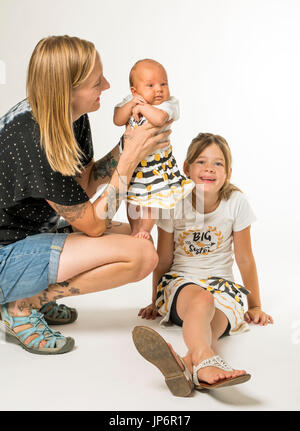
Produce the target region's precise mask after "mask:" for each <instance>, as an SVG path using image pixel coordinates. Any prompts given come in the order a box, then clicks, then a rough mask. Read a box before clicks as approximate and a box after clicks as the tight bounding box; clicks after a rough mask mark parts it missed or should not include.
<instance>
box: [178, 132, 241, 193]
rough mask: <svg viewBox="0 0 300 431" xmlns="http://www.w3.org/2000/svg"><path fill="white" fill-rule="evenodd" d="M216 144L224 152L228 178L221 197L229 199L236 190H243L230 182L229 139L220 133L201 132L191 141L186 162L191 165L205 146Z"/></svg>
mask: <svg viewBox="0 0 300 431" xmlns="http://www.w3.org/2000/svg"><path fill="white" fill-rule="evenodd" d="M212 144H216V145H218V147H219V148H220V150H221V151H222V153H223V156H224V159H225V172H226V180H225V183H224V184H223V187H222V188H221V189H220V190H219V199H220V200H222V199H225V200H228V199H229V197H230V195H231V193H232V192H234V191H235V190H237V191H239V192H241V190H240V189H239V188H238V187H236V186H235V185H234V184H231V182H230V178H229V177H230V171H231V166H232V156H231V151H230V148H229V145H228V143H227V141H226V140H225V139H224V138H223V137H222V136H220V135H214V134H212V133H199V134H198V135H197V136H196V137H195V138H194V139H193V140H192V142H191V144H190V146H189V148H188V150H187V155H186V160H185V161H186V163H187V164H188V165H191V164H192V163H193V162H194V161H195V160H196V159H197V157H199V155H200V154H201V153H202V151H203V150H205V148H207V147H208V146H209V145H212Z"/></svg>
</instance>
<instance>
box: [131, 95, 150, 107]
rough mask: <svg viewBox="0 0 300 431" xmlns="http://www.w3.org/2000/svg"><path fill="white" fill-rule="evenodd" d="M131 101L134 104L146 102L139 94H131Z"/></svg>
mask: <svg viewBox="0 0 300 431" xmlns="http://www.w3.org/2000/svg"><path fill="white" fill-rule="evenodd" d="M131 102H132V103H133V104H134V105H144V104H145V103H147V102H146V100H145V99H144V98H143V96H140V95H139V94H136V95H135V96H133V98H132V99H131Z"/></svg>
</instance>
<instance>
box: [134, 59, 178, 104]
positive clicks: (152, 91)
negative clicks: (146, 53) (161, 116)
mask: <svg viewBox="0 0 300 431" xmlns="http://www.w3.org/2000/svg"><path fill="white" fill-rule="evenodd" d="M129 83H130V90H131V93H132V95H133V96H135V95H136V94H139V95H141V96H142V97H143V98H144V99H145V100H146V102H147V103H149V104H150V105H160V104H161V103H162V102H165V101H166V100H168V99H169V98H170V92H169V86H168V76H167V72H166V71H165V69H164V67H163V66H162V65H161V64H160V63H158V62H157V61H155V60H151V59H145V60H139V61H137V62H136V63H135V65H134V66H133V67H132V69H131V71H130V75H129Z"/></svg>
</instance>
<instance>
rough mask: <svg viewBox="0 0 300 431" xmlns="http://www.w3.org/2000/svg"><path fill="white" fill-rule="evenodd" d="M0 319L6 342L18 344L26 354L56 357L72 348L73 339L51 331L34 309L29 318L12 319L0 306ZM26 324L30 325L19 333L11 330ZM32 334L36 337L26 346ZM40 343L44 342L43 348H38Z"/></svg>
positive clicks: (4, 307) (0, 327)
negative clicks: (0, 318)
mask: <svg viewBox="0 0 300 431" xmlns="http://www.w3.org/2000/svg"><path fill="white" fill-rule="evenodd" d="M1 317H2V320H1V321H0V329H1V330H2V331H4V332H5V336H6V341H9V342H12V343H16V344H19V345H20V346H21V347H23V349H25V350H27V352H30V353H36V354H38V355H57V354H60V353H67V352H69V351H70V350H72V349H73V347H74V344H75V342H74V339H73V338H71V337H64V336H63V335H62V334H61V333H60V332H57V331H53V329H51V328H50V327H49V326H48V324H47V322H46V321H45V319H44V317H43V314H42V313H39V312H38V311H36V310H34V309H33V310H32V312H31V314H30V315H29V316H24V317H16V316H14V317H13V316H10V315H9V314H8V312H7V309H6V306H5V305H2V306H1ZM28 324H30V325H31V327H30V328H28V329H24V330H21V331H19V332H15V331H14V330H13V329H14V328H17V327H18V326H23V325H28ZM34 334H37V337H35V338H34V339H33V340H31V341H30V342H29V343H28V344H26V343H25V341H26V339H27V338H28V337H30V336H31V335H34ZM41 341H46V344H45V346H43V347H40V346H39V344H40V342H41Z"/></svg>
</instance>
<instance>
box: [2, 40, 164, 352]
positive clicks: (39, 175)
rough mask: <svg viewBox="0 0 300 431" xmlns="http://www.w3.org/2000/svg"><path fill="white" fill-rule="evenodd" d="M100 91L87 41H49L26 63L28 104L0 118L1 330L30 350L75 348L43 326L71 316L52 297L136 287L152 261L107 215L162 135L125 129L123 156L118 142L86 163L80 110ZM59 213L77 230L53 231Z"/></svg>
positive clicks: (150, 251)
mask: <svg viewBox="0 0 300 431" xmlns="http://www.w3.org/2000/svg"><path fill="white" fill-rule="evenodd" d="M108 88H109V83H108V81H107V80H106V78H105V76H104V75H103V67H102V63H101V60H100V56H99V54H98V52H97V51H96V49H95V46H94V45H93V43H91V42H88V41H85V40H82V39H79V38H76V37H69V36H51V37H47V38H45V39H43V40H41V41H40V42H39V43H38V44H37V46H36V47H35V49H34V51H33V54H32V56H31V59H30V63H29V67H28V76H27V98H26V99H25V100H23V101H22V102H20V103H19V104H17V105H16V106H15V107H14V108H12V109H11V110H10V111H9V112H8V113H7V114H6V115H5V116H4V117H2V118H1V119H0V153H1V157H0V163H1V169H0V303H1V304H2V306H1V318H2V320H1V328H2V329H3V330H4V331H5V332H6V337H7V340H10V341H12V342H16V343H18V344H20V345H21V346H22V347H23V348H25V349H26V350H27V351H29V352H31V353H37V354H58V353H65V352H68V351H70V350H71V349H72V348H73V346H74V340H73V339H72V338H70V337H64V336H63V335H62V334H61V333H59V332H55V331H53V330H52V329H51V328H50V327H49V326H48V324H49V323H53V324H55V323H56V324H57V323H59V324H62V323H69V322H71V321H74V320H75V319H76V317H77V313H76V310H74V309H71V308H69V307H66V306H64V305H58V304H57V303H56V300H57V299H60V298H63V297H67V296H71V295H81V294H85V293H92V292H97V291H100V290H106V289H111V288H113V287H118V286H122V285H124V284H126V283H130V282H135V281H137V280H140V279H142V278H144V277H145V276H147V275H148V274H149V273H150V272H151V271H152V270H153V269H154V268H155V266H156V264H157V254H156V252H155V249H154V247H153V244H152V242H151V241H149V240H144V239H137V238H133V237H132V236H130V233H131V232H130V228H129V226H128V225H126V224H121V223H115V222H112V219H113V216H114V214H115V212H116V211H117V209H118V208H119V206H120V204H121V201H122V199H123V196H125V194H126V187H127V184H129V182H130V179H131V176H132V173H133V172H134V170H135V168H136V166H137V165H138V163H139V161H140V160H142V159H143V158H145V157H146V156H148V155H149V154H151V153H153V151H156V149H160V148H163V147H164V146H166V144H167V143H168V135H169V133H170V132H163V133H161V132H160V129H159V128H158V127H153V126H152V125H151V124H147V125H144V126H142V127H139V128H138V129H137V130H134V131H131V130H127V132H126V134H125V147H124V151H123V153H122V154H121V155H120V153H119V149H118V146H116V147H115V148H113V149H112V151H111V152H110V153H109V154H107V155H106V156H105V157H103V158H102V159H101V160H98V161H94V159H93V144H92V138H91V131H90V125H89V119H88V116H87V113H88V112H93V111H97V110H98V109H99V107H100V97H101V93H102V92H103V91H105V90H107V89H108ZM162 140H163V141H165V142H163V143H159V142H160V141H162ZM101 184H107V185H108V186H107V188H106V189H105V191H104V193H102V194H101V195H100V196H99V197H97V195H96V197H94V199H93V200H90V198H91V197H92V196H94V195H95V192H96V191H97V188H98V187H99V186H100V185H101ZM60 217H62V218H63V219H65V220H66V221H67V222H68V223H69V224H70V225H71V226H72V227H73V228H74V230H75V231H76V233H67V232H64V231H62V232H60V233H58V232H57V224H58V220H59V218H60ZM106 233H111V235H105V234H106ZM43 313H44V314H43Z"/></svg>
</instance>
